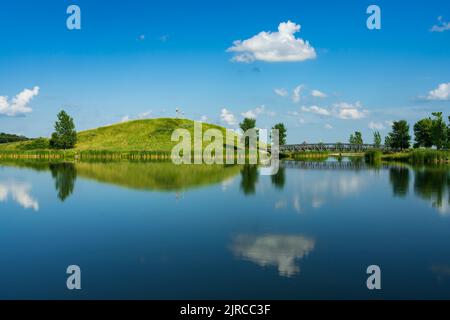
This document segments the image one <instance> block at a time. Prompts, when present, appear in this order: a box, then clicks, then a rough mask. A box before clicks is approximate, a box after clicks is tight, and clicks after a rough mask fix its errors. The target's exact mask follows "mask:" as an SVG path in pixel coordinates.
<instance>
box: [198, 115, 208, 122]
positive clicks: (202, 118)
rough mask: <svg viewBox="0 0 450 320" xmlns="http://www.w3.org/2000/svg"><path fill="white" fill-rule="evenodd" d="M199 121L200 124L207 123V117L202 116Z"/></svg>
mask: <svg viewBox="0 0 450 320" xmlns="http://www.w3.org/2000/svg"><path fill="white" fill-rule="evenodd" d="M200 121H201V122H207V121H208V117H207V116H205V115H203V116H201V117H200Z"/></svg>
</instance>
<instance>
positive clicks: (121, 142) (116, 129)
mask: <svg viewBox="0 0 450 320" xmlns="http://www.w3.org/2000/svg"><path fill="white" fill-rule="evenodd" d="M178 128H184V129H187V130H189V132H190V133H191V137H192V139H193V137H194V134H193V132H194V122H193V121H192V120H187V119H173V118H159V119H145V120H134V121H128V122H124V123H119V124H114V125H111V126H107V127H100V128H97V129H92V130H86V131H82V132H79V133H78V142H77V145H76V148H75V149H76V150H80V151H82V150H108V151H170V150H172V147H173V146H174V145H176V144H177V142H172V141H171V135H172V132H173V130H175V129H178ZM211 128H213V129H219V130H221V131H222V132H223V133H224V134H225V129H224V128H223V127H219V126H216V125H212V124H206V123H203V131H205V130H207V129H211ZM224 137H225V135H224ZM26 143H29V142H15V143H6V144H0V151H1V150H20V149H21V146H23V144H26Z"/></svg>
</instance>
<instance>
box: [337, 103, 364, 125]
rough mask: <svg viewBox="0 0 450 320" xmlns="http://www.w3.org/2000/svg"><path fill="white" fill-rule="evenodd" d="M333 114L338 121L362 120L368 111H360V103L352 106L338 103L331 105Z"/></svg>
mask: <svg viewBox="0 0 450 320" xmlns="http://www.w3.org/2000/svg"><path fill="white" fill-rule="evenodd" d="M333 113H334V115H335V116H336V117H337V118H339V119H352V120H356V119H362V118H364V117H365V116H366V115H367V113H368V111H367V110H363V109H362V105H361V103H360V102H359V101H358V102H356V103H354V104H352V103H347V102H339V103H335V104H334V105H333Z"/></svg>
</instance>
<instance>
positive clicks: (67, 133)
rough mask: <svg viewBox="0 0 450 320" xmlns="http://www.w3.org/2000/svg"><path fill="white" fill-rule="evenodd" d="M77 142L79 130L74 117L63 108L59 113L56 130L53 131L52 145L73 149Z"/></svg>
mask: <svg viewBox="0 0 450 320" xmlns="http://www.w3.org/2000/svg"><path fill="white" fill-rule="evenodd" d="M76 143H77V132H76V131H75V125H74V123H73V119H72V118H71V117H70V116H69V115H68V114H67V113H66V112H65V111H64V110H63V111H61V112H60V113H58V120H57V121H56V123H55V132H53V133H52V137H51V139H50V146H51V147H52V148H55V149H71V148H73V147H75V144H76Z"/></svg>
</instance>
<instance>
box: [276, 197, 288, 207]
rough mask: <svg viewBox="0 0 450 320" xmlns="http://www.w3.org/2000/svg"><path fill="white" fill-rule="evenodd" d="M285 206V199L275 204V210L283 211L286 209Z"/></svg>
mask: <svg viewBox="0 0 450 320" xmlns="http://www.w3.org/2000/svg"><path fill="white" fill-rule="evenodd" d="M286 206H287V201H286V200H285V199H281V200H278V201H277V202H276V203H275V209H283V208H286Z"/></svg>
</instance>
